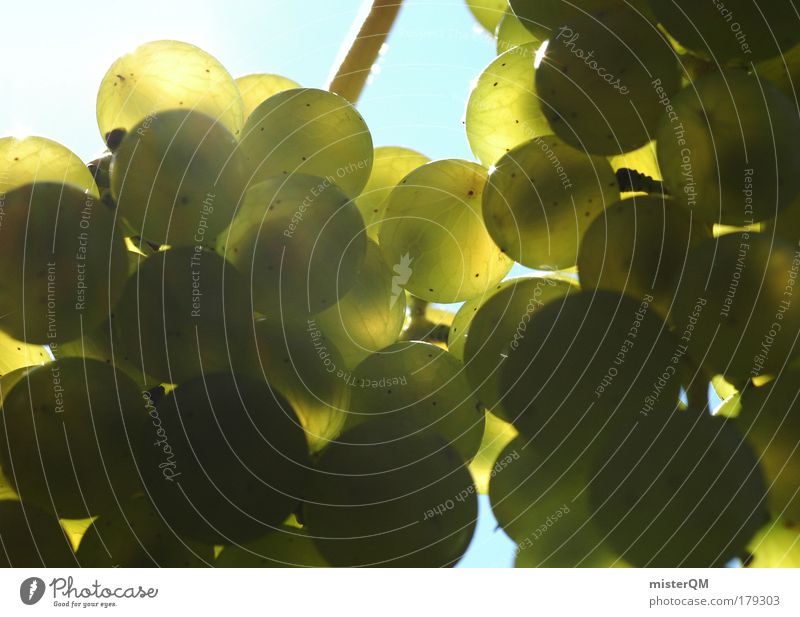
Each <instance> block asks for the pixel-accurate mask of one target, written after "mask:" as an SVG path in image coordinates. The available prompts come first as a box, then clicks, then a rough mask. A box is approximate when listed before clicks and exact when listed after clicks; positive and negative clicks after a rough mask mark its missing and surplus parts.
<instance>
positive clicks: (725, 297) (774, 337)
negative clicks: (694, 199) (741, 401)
mask: <svg viewBox="0 0 800 617" xmlns="http://www.w3.org/2000/svg"><path fill="white" fill-rule="evenodd" d="M687 262H688V263H690V264H692V266H691V267H690V268H686V270H685V271H684V272H683V274H682V277H681V281H680V284H679V287H678V290H677V293H676V295H675V300H674V303H673V305H672V306H673V308H672V312H671V321H672V324H673V325H674V327H675V330H676V332H677V333H678V335H680V336H681V339H682V344H683V345H684V346H685V349H686V350H687V352H688V355H689V356H690V357H691V358H693V359H694V361H695V362H697V363H698V364H702V365H703V366H704V367H705V368H706V369H707V370H708V371H709V372H710V373H711V374H712V375H717V374H719V375H724V376H725V377H726V379H727V380H728V381H729V382H731V383H733V384H734V385H737V386H740V385H741V384H742V383H743V382H744V381H746V380H747V379H750V378H751V377H757V376H759V375H774V374H776V373H777V372H778V371H780V370H781V369H782V367H783V366H784V365H785V363H786V362H787V360H789V359H791V358H794V357H795V356H797V352H798V349H797V346H796V345H795V343H794V340H795V335H796V334H797V331H798V330H799V329H800V303H797V302H793V300H792V296H793V295H794V289H795V281H796V279H797V276H798V272H799V271H800V251H798V248H797V247H796V246H792V245H790V244H784V243H783V242H781V241H780V240H773V239H772V238H770V237H768V236H765V235H764V234H758V233H751V232H741V233H736V234H728V235H725V236H722V237H720V238H717V239H716V240H708V241H706V242H704V243H702V244H700V245H698V246H697V247H695V248H694V249H692V250H691V251H690V252H689V255H688V256H687Z"/></svg>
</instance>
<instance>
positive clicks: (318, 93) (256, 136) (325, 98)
mask: <svg viewBox="0 0 800 617" xmlns="http://www.w3.org/2000/svg"><path fill="white" fill-rule="evenodd" d="M241 149H242V152H243V153H244V155H245V158H246V160H247V164H248V169H250V171H251V173H252V182H260V181H263V180H267V179H269V178H273V177H281V176H287V175H293V174H298V173H300V174H308V175H312V176H319V177H320V178H325V179H327V180H328V181H329V183H335V184H337V185H338V186H339V187H340V188H341V189H342V191H344V193H345V194H347V195H348V196H350V197H351V198H354V197H357V196H358V195H359V193H361V190H362V189H363V188H364V186H365V185H366V184H367V180H368V179H369V175H370V170H371V169H372V161H373V149H372V137H371V135H370V132H369V128H368V127H367V124H366V123H365V122H364V119H363V118H362V117H361V114H360V113H358V111H357V110H356V108H355V107H353V106H352V105H351V104H350V103H349V102H347V100H345V99H344V98H342V97H340V96H338V95H337V94H333V93H332V92H328V91H326V90H317V89H315V88H295V89H293V90H285V91H283V92H279V93H277V94H274V95H273V96H271V97H270V98H268V99H267V100H266V101H264V102H263V103H261V104H260V105H259V106H258V107H256V109H255V110H253V112H252V113H251V114H250V116H249V117H248V118H247V122H245V126H244V129H243V131H242V139H241Z"/></svg>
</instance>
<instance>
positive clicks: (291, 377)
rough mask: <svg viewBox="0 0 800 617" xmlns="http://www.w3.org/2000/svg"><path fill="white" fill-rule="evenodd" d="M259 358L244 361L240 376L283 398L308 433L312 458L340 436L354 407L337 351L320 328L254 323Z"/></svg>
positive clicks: (268, 321)
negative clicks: (258, 381)
mask: <svg viewBox="0 0 800 617" xmlns="http://www.w3.org/2000/svg"><path fill="white" fill-rule="evenodd" d="M255 352H256V354H257V355H256V356H255V357H254V358H250V357H248V356H244V358H243V359H244V360H245V362H244V365H243V366H242V367H240V369H239V370H241V371H242V372H247V373H248V374H250V375H252V376H253V377H255V378H257V379H261V380H265V381H266V382H267V383H269V385H270V386H271V387H272V388H274V389H275V390H277V391H278V392H280V393H281V394H282V395H283V396H284V398H286V400H287V401H289V404H290V405H291V406H292V408H293V409H294V411H295V412H296V413H297V416H298V418H299V419H300V423H301V425H302V426H303V429H305V432H306V439H307V440H308V443H309V447H310V449H311V451H312V452H317V451H319V450H321V449H322V448H324V447H325V445H327V443H328V442H329V441H330V440H332V439H335V438H336V437H338V436H339V434H340V433H341V431H342V428H343V426H344V423H345V420H346V414H345V412H346V410H347V409H348V407H349V404H350V388H349V386H348V384H347V381H346V375H347V374H348V371H347V369H346V368H345V366H344V361H343V360H342V359H341V356H340V355H339V352H338V350H337V349H336V347H334V346H333V345H329V344H328V342H327V341H325V340H324V339H323V338H322V336H321V333H320V332H319V326H318V324H317V323H316V322H315V321H314V320H312V319H309V320H308V321H307V323H305V324H297V323H283V324H281V323H276V322H274V321H272V320H268V319H259V320H258V321H256V323H255Z"/></svg>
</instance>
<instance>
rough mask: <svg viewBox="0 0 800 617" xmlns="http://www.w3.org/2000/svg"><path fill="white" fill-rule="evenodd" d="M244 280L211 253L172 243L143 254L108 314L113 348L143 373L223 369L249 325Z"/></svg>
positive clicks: (184, 376) (183, 375)
mask: <svg viewBox="0 0 800 617" xmlns="http://www.w3.org/2000/svg"><path fill="white" fill-rule="evenodd" d="M247 293H248V290H247V286H246V283H245V281H244V280H243V279H242V278H241V277H240V276H239V275H238V273H237V272H236V270H235V269H234V268H233V266H232V265H231V264H229V263H228V262H226V261H225V260H224V259H223V258H222V257H220V256H219V255H217V254H216V253H214V252H212V251H209V250H205V249H202V248H200V247H195V248H189V247H185V248H175V249H170V250H168V251H162V252H159V253H156V254H154V255H152V256H151V257H148V258H147V259H144V260H143V261H142V262H141V265H140V266H139V270H138V272H137V273H135V274H133V275H131V276H130V278H129V279H128V282H127V285H126V286H125V293H124V294H123V297H122V300H121V301H120V303H119V305H118V306H117V309H116V311H115V313H114V316H113V320H112V330H113V340H114V343H115V344H116V345H117V347H116V349H115V353H117V354H119V355H120V356H121V357H122V358H123V360H124V361H125V362H129V363H131V364H133V366H135V367H136V369H137V370H138V374H137V375H136V377H137V380H139V379H142V378H143V377H142V376H143V374H144V375H152V376H153V377H155V378H157V379H159V380H161V381H162V382H165V383H183V382H184V381H188V380H189V379H193V378H195V377H199V376H200V375H202V374H204V373H214V372H218V371H223V370H227V369H228V368H229V367H230V366H231V358H230V354H236V353H238V352H239V351H240V350H239V349H238V348H237V346H238V344H239V342H241V341H243V340H246V337H247V333H248V332H249V322H250V319H249V317H250V313H249V310H248V309H249V302H248V301H247Z"/></svg>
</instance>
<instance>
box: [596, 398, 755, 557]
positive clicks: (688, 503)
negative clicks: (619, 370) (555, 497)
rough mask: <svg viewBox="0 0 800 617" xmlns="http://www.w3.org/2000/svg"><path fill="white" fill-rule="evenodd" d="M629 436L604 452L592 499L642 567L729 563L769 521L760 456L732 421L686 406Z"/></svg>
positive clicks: (621, 546) (609, 443)
mask: <svg viewBox="0 0 800 617" xmlns="http://www.w3.org/2000/svg"><path fill="white" fill-rule="evenodd" d="M626 433H627V431H626V432H623V433H622V434H621V435H619V434H611V435H609V436H608V437H607V438H606V439H605V440H603V444H602V446H601V447H600V448H599V449H598V451H597V453H596V457H595V465H594V467H595V470H596V475H595V476H594V479H593V481H592V483H591V484H590V486H589V501H590V504H591V508H592V512H593V517H594V519H593V520H594V521H595V524H596V526H597V529H598V530H599V531H600V533H601V534H605V535H606V537H607V541H608V543H609V544H610V545H611V546H612V547H613V548H614V549H616V550H617V551H619V553H620V554H621V555H622V556H623V558H625V559H626V560H628V561H630V562H631V563H632V564H633V565H634V566H638V567H660V568H674V567H689V568H708V567H721V566H722V565H724V564H726V563H727V562H729V561H730V560H731V559H732V558H734V557H736V556H737V554H739V552H740V551H741V550H742V549H744V548H745V546H747V543H748V542H749V541H750V539H751V538H752V536H753V535H754V534H755V533H756V532H757V531H758V529H759V528H760V527H761V526H762V525H763V524H764V523H765V522H766V521H767V516H766V513H765V511H764V510H763V507H762V503H761V502H762V500H763V498H764V495H765V492H766V487H765V485H764V480H763V478H762V475H761V471H760V469H759V467H758V461H757V460H756V458H755V456H754V455H753V453H752V452H751V451H750V449H749V448H747V447H746V445H745V444H744V443H743V442H742V438H741V436H740V435H739V434H738V433H737V432H736V430H735V429H734V428H733V426H732V425H731V424H730V423H729V422H728V421H726V420H723V419H721V418H714V417H713V416H710V415H708V414H707V413H704V412H699V413H692V412H688V411H679V412H674V413H672V414H670V415H669V416H668V417H667V418H656V417H654V416H651V417H649V418H647V419H645V420H643V421H640V422H639V423H638V424H636V425H635V426H634V427H633V429H632V430H631V431H630V433H627V435H626ZM620 442H621V443H620Z"/></svg>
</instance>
